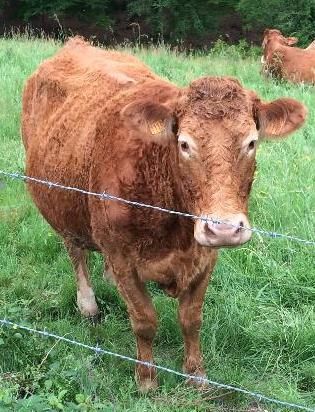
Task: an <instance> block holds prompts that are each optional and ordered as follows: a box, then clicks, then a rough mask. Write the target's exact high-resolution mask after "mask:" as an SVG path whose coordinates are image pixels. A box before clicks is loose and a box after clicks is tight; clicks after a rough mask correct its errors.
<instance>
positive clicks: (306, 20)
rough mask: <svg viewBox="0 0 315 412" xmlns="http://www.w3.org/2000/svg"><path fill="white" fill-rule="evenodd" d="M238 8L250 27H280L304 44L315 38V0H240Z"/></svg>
mask: <svg viewBox="0 0 315 412" xmlns="http://www.w3.org/2000/svg"><path fill="white" fill-rule="evenodd" d="M237 9H238V10H239V12H240V13H241V15H242V17H243V19H244V22H245V23H246V25H247V27H249V28H253V27H255V28H257V29H258V30H260V29H265V28H278V29H280V30H281V31H283V33H284V34H286V35H290V36H297V37H298V38H299V40H300V45H302V46H303V45H304V46H305V45H307V44H308V43H310V41H312V40H314V38H315V26H314V20H315V0H240V2H239V4H238V6H237Z"/></svg>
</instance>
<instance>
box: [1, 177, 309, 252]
mask: <svg viewBox="0 0 315 412" xmlns="http://www.w3.org/2000/svg"><path fill="white" fill-rule="evenodd" d="M0 174H1V175H3V176H6V177H10V178H12V179H20V180H24V181H27V182H32V183H38V184H42V185H45V186H48V187H49V188H52V187H54V188H58V189H63V190H69V191H74V192H78V193H82V194H84V195H89V196H96V197H98V198H100V199H101V200H112V201H117V202H121V203H125V204H127V205H131V206H138V207H143V208H147V209H153V210H157V211H159V212H163V213H170V214H173V215H178V216H182V217H187V218H190V219H194V220H202V221H204V222H211V223H215V224H222V225H228V226H231V227H235V228H237V229H240V230H249V231H251V232H253V233H258V234H260V235H263V236H266V237H270V238H272V239H276V238H279V239H280V238H281V239H287V240H289V241H292V242H298V243H303V244H304V245H308V246H315V241H314V240H306V239H301V238H299V237H296V236H290V235H285V234H282V233H276V232H271V231H268V230H264V229H259V228H256V227H246V226H239V225H235V224H232V223H231V222H229V221H227V220H220V219H214V218H207V217H205V216H197V215H193V214H191V213H184V212H179V211H177V210H170V209H166V208H163V207H160V206H153V205H149V204H146V203H142V202H136V201H134V200H127V199H124V198H122V197H119V196H114V195H111V194H110V193H107V192H102V193H95V192H90V191H88V190H84V189H80V188H78V187H72V186H65V185H62V184H59V183H53V182H50V181H48V180H43V179H37V178H36V177H31V176H25V175H22V174H20V173H16V172H15V173H12V172H6V171H4V170H0Z"/></svg>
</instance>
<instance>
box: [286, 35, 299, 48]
mask: <svg viewBox="0 0 315 412" xmlns="http://www.w3.org/2000/svg"><path fill="white" fill-rule="evenodd" d="M285 40H286V43H287V45H288V46H293V45H294V44H296V43H297V42H298V41H299V39H298V38H297V37H286V39H285Z"/></svg>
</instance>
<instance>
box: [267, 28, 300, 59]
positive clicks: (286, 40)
mask: <svg viewBox="0 0 315 412" xmlns="http://www.w3.org/2000/svg"><path fill="white" fill-rule="evenodd" d="M297 42H298V38H297V37H285V36H283V34H282V33H281V31H280V30H276V29H266V30H265V31H264V34H263V42H262V49H263V55H262V58H261V62H262V64H265V63H266V60H268V56H269V54H270V53H272V52H273V50H274V49H275V48H277V47H278V46H294V45H295V44H296V43H297Z"/></svg>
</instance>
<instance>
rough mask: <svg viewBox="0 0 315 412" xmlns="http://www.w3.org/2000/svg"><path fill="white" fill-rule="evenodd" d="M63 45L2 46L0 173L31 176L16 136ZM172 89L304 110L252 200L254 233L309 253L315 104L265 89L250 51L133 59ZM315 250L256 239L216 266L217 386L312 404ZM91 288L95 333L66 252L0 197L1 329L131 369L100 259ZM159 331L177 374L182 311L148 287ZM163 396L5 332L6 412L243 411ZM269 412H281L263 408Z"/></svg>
mask: <svg viewBox="0 0 315 412" xmlns="http://www.w3.org/2000/svg"><path fill="white" fill-rule="evenodd" d="M59 47H60V45H59V44H58V43H56V42H54V41H51V40H50V41H48V40H35V39H33V40H30V39H23V38H13V39H1V40H0V168H1V169H6V170H14V171H16V170H18V171H23V167H24V150H23V147H22V144H21V139H20V134H19V127H20V125H19V118H20V110H21V91H22V87H23V83H24V81H25V79H26V78H27V77H28V76H29V75H30V74H31V73H32V72H33V71H34V70H35V68H36V67H37V66H38V64H39V63H40V62H41V61H42V60H43V59H45V58H47V57H48V56H51V55H52V54H53V53H54V52H55V51H56V50H57V49H58V48H59ZM129 51H130V52H132V53H135V54H136V55H137V56H139V58H140V59H142V60H143V61H145V62H146V63H147V64H148V65H150V66H151V67H152V68H153V69H154V71H155V72H157V73H158V74H159V75H161V76H162V77H165V78H167V79H169V80H171V81H173V82H175V83H176V84H178V85H181V86H184V85H187V84H188V83H189V82H190V81H191V80H192V79H194V78H196V77H199V76H204V75H227V76H236V77H237V78H238V79H239V80H240V81H241V82H242V83H243V84H244V85H245V86H246V87H247V88H250V89H253V90H255V91H256V92H258V93H259V95H260V96H261V97H262V98H264V99H267V100H268V99H274V98H277V97H280V96H290V97H294V98H296V99H298V100H300V101H302V102H304V103H305V104H306V105H307V106H308V108H309V116H308V121H307V124H306V126H305V127H304V128H303V129H302V130H300V131H299V132H297V133H295V135H294V136H292V137H290V138H288V139H287V140H284V141H281V142H279V143H264V144H262V145H261V146H260V148H259V153H258V166H259V168H258V172H257V175H256V180H255V184H254V188H253V193H252V197H251V207H250V210H251V212H250V216H251V221H252V223H253V224H254V225H255V226H258V227H262V228H265V229H270V230H277V231H280V232H283V233H288V234H295V235H298V236H300V237H304V238H309V239H311V238H312V237H314V229H315V219H314V204H315V185H314V182H315V168H314V161H315V143H314V132H315V119H314V116H315V110H314V104H313V102H314V90H313V88H312V87H308V86H295V85H289V84H286V83H274V82H271V81H266V80H264V79H263V78H262V77H261V76H260V74H259V69H260V67H259V59H258V57H257V53H256V51H251V50H245V49H244V47H243V49H242V48H241V47H239V48H235V47H234V48H226V47H223V46H222V45H218V46H217V47H216V48H215V50H214V51H213V52H212V53H209V54H205V55H195V56H192V55H182V54H177V53H175V52H172V51H170V50H168V49H167V48H165V47H164V48H161V47H160V48H150V49H141V48H138V49H136V50H129ZM314 263H315V253H314V248H312V247H307V246H303V245H301V244H297V243H292V242H288V241H285V240H272V239H267V238H262V237H260V236H258V235H255V236H254V237H253V240H252V241H251V242H250V244H248V245H246V246H244V247H242V248H240V249H237V250H236V249H235V250H224V251H222V252H221V258H220V260H219V264H218V265H217V267H216V270H215V273H214V275H213V281H212V282H211V284H210V285H209V288H208V292H207V295H206V300H205V305H204V323H203V328H202V346H203V350H204V355H205V365H206V369H207V373H208V376H209V378H211V379H214V380H218V381H222V382H226V383H230V384H235V385H239V386H243V387H246V388H249V389H252V390H257V391H260V392H263V393H265V394H266V395H270V396H274V397H277V398H281V399H283V400H287V401H291V402H299V403H302V404H305V405H314V404H315V313H314V303H315V268H314V266H315V265H314ZM90 267H91V272H92V281H93V284H94V287H95V290H96V294H97V299H98V302H99V305H100V307H101V309H102V314H103V316H102V320H101V322H100V323H99V324H97V325H92V324H90V323H89V322H88V321H86V320H84V319H82V318H81V316H80V315H79V313H78V311H77V309H76V305H75V284H74V279H73V273H72V269H71V266H70V263H69V261H68V258H67V256H66V253H65V251H64V249H63V246H62V244H61V241H60V239H59V238H58V237H57V236H56V235H55V234H54V232H53V231H52V229H51V228H50V227H49V226H48V225H47V224H46V223H45V222H44V221H43V219H42V217H41V216H40V215H39V213H38V212H37V210H36V209H35V207H34V205H33V203H32V202H31V200H30V198H29V196H28V194H27V192H26V190H25V187H24V186H23V183H21V182H17V181H3V182H2V183H1V187H0V317H1V318H2V317H7V318H9V319H11V320H13V321H17V322H23V323H24V324H27V325H32V326H35V327H38V328H44V327H46V328H47V329H48V330H52V331H54V332H56V333H58V334H61V335H66V336H73V337H75V338H76V339H78V340H80V341H82V342H86V343H89V344H96V343H97V344H99V345H100V346H103V347H105V348H108V349H109V350H113V351H117V352H120V353H123V354H129V355H132V356H133V355H134V354H135V343H134V337H133V334H132V331H131V328H130V325H129V320H128V316H127V312H126V308H125V305H124V303H123V302H122V300H121V298H120V297H119V294H118V292H117V291H116V289H115V288H114V286H112V285H110V284H108V283H106V282H104V280H103V278H102V276H101V274H102V265H101V259H100V257H99V256H98V255H96V254H92V255H91V259H90ZM151 292H152V295H153V300H154V304H155V306H156V307H157V310H158V313H159V318H160V326H159V330H158V335H157V338H156V340H155V355H156V361H157V363H159V364H162V365H167V366H169V367H172V368H176V369H180V368H181V361H182V355H183V344H182V338H181V334H180V330H179V327H178V324H177V315H176V309H177V304H176V302H175V301H173V300H171V299H170V298H168V297H166V296H164V295H163V294H162V293H161V292H159V291H158V289H157V288H156V287H155V286H152V287H151ZM160 381H161V385H162V386H161V389H160V390H159V391H158V392H156V393H153V394H151V395H147V396H140V395H139V394H138V392H137V388H136V385H135V382H134V379H133V365H130V364H127V363H124V362H122V361H120V360H117V359H114V358H107V357H99V356H96V355H94V354H91V353H87V352H86V351H84V350H82V349H78V348H74V347H68V346H66V345H65V344H63V343H56V342H52V341H49V340H47V339H42V338H39V337H35V336H30V335H28V334H27V333H26V332H25V333H24V332H20V331H17V330H9V329H4V328H3V329H0V410H1V411H5V410H8V411H11V410H18V411H42V410H65V411H73V410H76V409H78V410H82V411H94V410H102V411H106V410H130V411H131V410H132V411H148V410H153V411H187V410H194V411H199V410H207V411H212V410H213V411H221V410H228V411H232V410H235V411H237V410H249V409H248V408H249V407H250V404H251V402H252V400H250V399H248V398H244V397H241V396H236V395H229V396H225V397H223V398H220V399H221V400H220V401H216V402H214V401H211V399H212V398H213V397H215V396H217V395H218V394H217V393H212V392H211V393H208V394H206V395H205V394H200V393H198V392H196V391H194V390H193V389H189V388H187V387H186V386H185V385H184V384H183V383H181V382H180V381H179V380H178V379H177V378H175V377H174V376H170V375H166V374H162V373H161V374H160ZM265 409H267V410H268V411H278V410H285V409H280V408H277V407H274V406H271V405H269V406H267V407H266V408H265Z"/></svg>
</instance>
